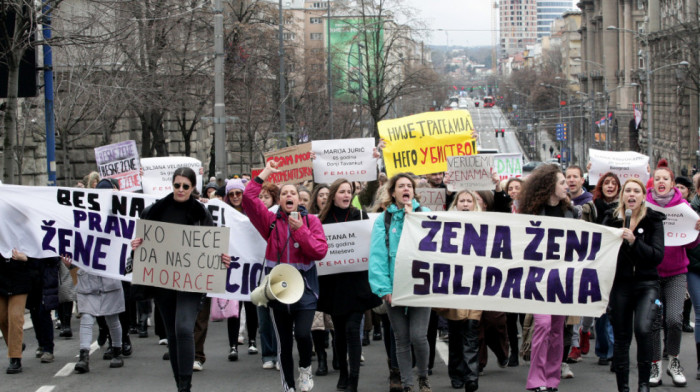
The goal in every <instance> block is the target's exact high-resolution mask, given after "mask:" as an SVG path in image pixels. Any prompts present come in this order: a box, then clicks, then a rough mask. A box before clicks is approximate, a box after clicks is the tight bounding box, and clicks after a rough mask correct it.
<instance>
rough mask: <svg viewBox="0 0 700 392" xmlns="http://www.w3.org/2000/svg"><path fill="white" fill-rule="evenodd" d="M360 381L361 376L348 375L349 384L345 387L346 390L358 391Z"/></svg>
mask: <svg viewBox="0 0 700 392" xmlns="http://www.w3.org/2000/svg"><path fill="white" fill-rule="evenodd" d="M359 381H360V377H359V376H350V377H348V386H347V387H346V388H345V392H357V384H358V383H359Z"/></svg>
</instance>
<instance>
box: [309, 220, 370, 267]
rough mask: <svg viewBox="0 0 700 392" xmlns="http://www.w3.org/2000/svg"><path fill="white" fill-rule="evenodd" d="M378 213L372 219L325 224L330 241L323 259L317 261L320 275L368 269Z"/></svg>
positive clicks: (324, 229) (324, 227) (327, 237)
mask: <svg viewBox="0 0 700 392" xmlns="http://www.w3.org/2000/svg"><path fill="white" fill-rule="evenodd" d="M376 218H377V214H372V216H370V219H363V220H359V221H352V222H340V223H331V224H325V225H323V232H324V233H326V241H327V242H328V253H327V254H326V257H324V258H323V260H320V261H316V267H317V268H318V275H319V276H321V275H331V274H339V273H343V272H355V271H367V269H368V267H369V264H368V263H369V246H368V244H369V243H370V239H371V235H372V225H373V224H374V220H375V219H376Z"/></svg>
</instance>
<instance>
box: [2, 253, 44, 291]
mask: <svg viewBox="0 0 700 392" xmlns="http://www.w3.org/2000/svg"><path fill="white" fill-rule="evenodd" d="M38 277H39V271H37V270H36V269H35V268H32V263H31V261H20V260H13V259H12V258H10V259H6V258H4V257H2V256H0V296H3V297H9V296H12V295H18V294H29V292H30V291H31V290H32V285H33V284H34V282H35V281H36V280H37V278H38Z"/></svg>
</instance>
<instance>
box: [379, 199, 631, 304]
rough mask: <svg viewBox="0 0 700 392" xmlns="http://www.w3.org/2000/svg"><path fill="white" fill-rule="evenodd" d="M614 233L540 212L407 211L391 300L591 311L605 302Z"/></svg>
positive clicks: (617, 236)
mask: <svg viewBox="0 0 700 392" xmlns="http://www.w3.org/2000/svg"><path fill="white" fill-rule="evenodd" d="M621 233H622V230H621V229H613V228H609V227H606V226H601V225H596V224H593V223H588V222H584V221H580V220H579V221H576V223H575V224H572V221H571V220H569V219H565V218H552V217H546V216H533V215H520V214H502V213H495V212H469V213H461V212H427V213H413V214H409V215H408V217H407V218H406V220H405V221H404V227H403V232H402V234H401V241H400V243H399V247H398V252H397V254H396V265H395V268H394V292H393V295H392V302H393V303H395V304H396V305H405V306H428V307H440V308H455V309H478V310H494V311H501V312H513V313H537V314H558V315H578V316H591V317H597V316H600V315H601V314H603V313H604V312H605V308H606V306H607V304H608V299H609V295H610V290H611V289H612V282H613V278H614V277H615V262H614V260H617V252H618V250H619V248H620V244H621V242H622V239H621V237H620V236H621Z"/></svg>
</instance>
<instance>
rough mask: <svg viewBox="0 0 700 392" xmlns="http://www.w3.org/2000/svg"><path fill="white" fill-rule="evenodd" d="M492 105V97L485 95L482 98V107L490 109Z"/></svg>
mask: <svg viewBox="0 0 700 392" xmlns="http://www.w3.org/2000/svg"><path fill="white" fill-rule="evenodd" d="M493 105H494V101H493V97H492V96H490V95H487V96H485V97H484V107H485V108H491V107H493Z"/></svg>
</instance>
